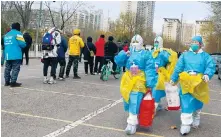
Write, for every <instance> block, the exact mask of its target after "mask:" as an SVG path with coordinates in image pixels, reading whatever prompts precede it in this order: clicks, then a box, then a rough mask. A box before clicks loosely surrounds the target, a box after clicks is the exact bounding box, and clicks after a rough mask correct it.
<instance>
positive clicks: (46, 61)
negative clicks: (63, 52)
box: [43, 57, 57, 78]
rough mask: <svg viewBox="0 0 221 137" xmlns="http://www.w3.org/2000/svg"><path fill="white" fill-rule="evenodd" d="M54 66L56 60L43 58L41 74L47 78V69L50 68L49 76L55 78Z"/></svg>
mask: <svg viewBox="0 0 221 137" xmlns="http://www.w3.org/2000/svg"><path fill="white" fill-rule="evenodd" d="M56 65H57V58H54V57H53V58H44V67H43V74H44V76H45V77H47V74H48V67H49V66H51V76H52V77H53V78H55V77H56V76H55V74H56Z"/></svg>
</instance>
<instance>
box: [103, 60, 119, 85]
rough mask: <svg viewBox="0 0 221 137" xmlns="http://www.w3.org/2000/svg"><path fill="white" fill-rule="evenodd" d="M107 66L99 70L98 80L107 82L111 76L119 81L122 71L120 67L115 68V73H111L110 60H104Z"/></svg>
mask: <svg viewBox="0 0 221 137" xmlns="http://www.w3.org/2000/svg"><path fill="white" fill-rule="evenodd" d="M106 61H107V64H105V65H104V66H103V67H102V69H101V76H100V79H101V80H103V81H107V80H108V79H109V76H110V75H111V74H112V75H113V76H114V78H115V79H119V78H120V77H121V75H122V70H121V68H120V67H118V66H117V68H116V71H115V72H112V65H111V64H112V62H111V60H110V59H106Z"/></svg>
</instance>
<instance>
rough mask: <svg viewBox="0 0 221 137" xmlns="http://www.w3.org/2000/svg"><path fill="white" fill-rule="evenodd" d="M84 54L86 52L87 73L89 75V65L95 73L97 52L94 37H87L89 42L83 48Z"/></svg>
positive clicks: (92, 73) (91, 72) (85, 68)
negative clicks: (93, 41)
mask: <svg viewBox="0 0 221 137" xmlns="http://www.w3.org/2000/svg"><path fill="white" fill-rule="evenodd" d="M83 54H84V70H85V75H88V65H89V66H90V74H91V75H95V74H94V72H93V67H94V55H95V54H96V48H95V46H94V44H93V43H92V37H88V38H87V43H85V46H84V48H83Z"/></svg>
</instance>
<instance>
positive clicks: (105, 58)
mask: <svg viewBox="0 0 221 137" xmlns="http://www.w3.org/2000/svg"><path fill="white" fill-rule="evenodd" d="M107 59H109V60H110V61H111V62H112V63H113V67H112V69H113V71H114V72H115V71H116V69H117V64H116V63H115V62H114V57H111V56H106V57H104V64H105V65H106V64H107Z"/></svg>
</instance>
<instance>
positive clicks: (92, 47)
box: [42, 28, 128, 84]
mask: <svg viewBox="0 0 221 137" xmlns="http://www.w3.org/2000/svg"><path fill="white" fill-rule="evenodd" d="M80 34H81V31H80V30H79V29H75V30H74V31H73V36H72V37H70V38H69V40H68V42H67V40H66V39H65V38H64V36H63V35H62V31H61V30H59V29H56V28H52V29H50V30H49V31H48V32H46V33H45V34H44V36H43V41H42V50H43V56H42V62H43V63H44V67H43V75H44V82H43V83H45V84H46V83H49V84H54V83H56V81H55V79H56V74H55V73H56V69H57V65H58V63H59V64H60V73H59V76H58V79H59V80H64V79H65V78H69V74H70V72H71V67H72V66H73V75H74V77H73V78H74V79H81V77H80V76H79V75H78V64H79V62H80V59H79V58H81V54H83V55H84V57H83V61H84V70H85V75H88V68H89V71H90V74H91V75H95V74H100V73H101V68H102V66H103V65H105V64H106V63H107V62H106V60H107V59H110V60H111V62H112V63H113V72H114V71H115V70H116V67H117V65H116V63H115V62H114V57H115V55H116V54H117V53H118V52H119V47H118V46H117V44H115V43H114V42H113V41H114V38H113V37H112V36H109V37H108V41H107V42H105V36H104V35H100V38H99V39H98V40H97V41H96V42H95V44H93V39H92V37H90V36H89V37H88V38H87V41H86V42H85V43H84V42H83V40H82V38H81V37H80ZM124 49H126V50H128V46H126V47H124ZM67 50H68V54H69V57H68V63H67V67H66V61H65V54H66V52H67ZM81 52H82V53H81ZM94 62H95V63H94ZM49 66H51V74H50V77H47V73H48V67H49ZM65 67H66V71H65ZM64 73H65V74H66V75H65V76H64Z"/></svg>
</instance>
